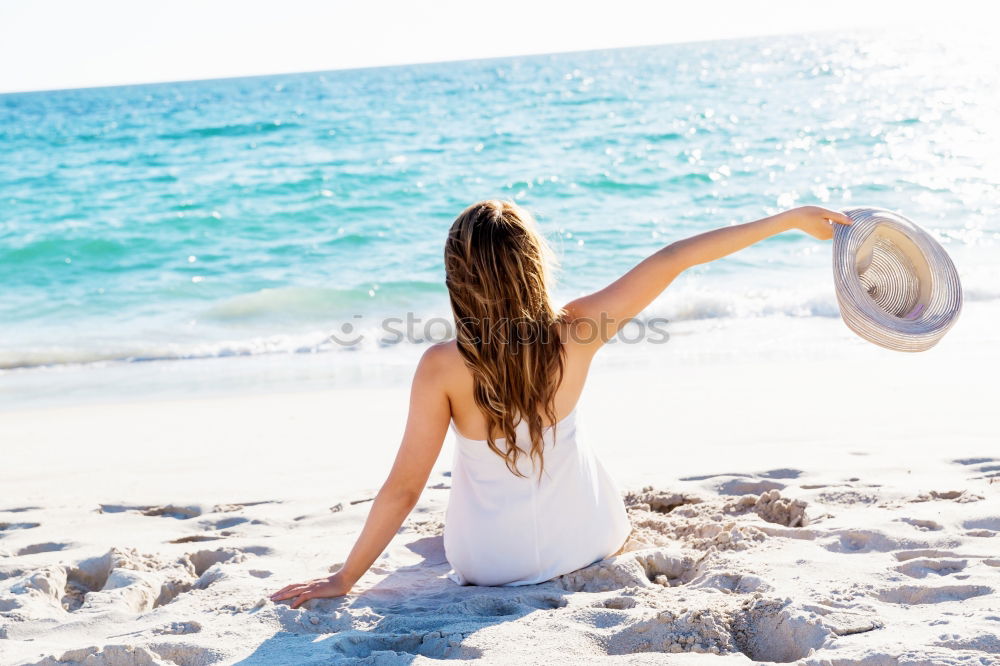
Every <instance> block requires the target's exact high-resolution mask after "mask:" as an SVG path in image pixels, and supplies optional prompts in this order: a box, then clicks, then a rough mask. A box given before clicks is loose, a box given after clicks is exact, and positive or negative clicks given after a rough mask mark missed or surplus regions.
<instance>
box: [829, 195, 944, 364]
mask: <svg viewBox="0 0 1000 666" xmlns="http://www.w3.org/2000/svg"><path fill="white" fill-rule="evenodd" d="M844 214H845V215H847V216H848V217H850V218H851V220H852V221H853V224H851V225H843V224H835V225H834V227H835V230H834V238H833V279H834V286H835V288H836V292H837V302H838V304H839V305H840V316H841V318H842V319H843V320H844V323H846V324H847V326H848V327H849V328H850V329H851V330H852V331H854V332H855V333H857V334H858V335H859V336H861V337H862V338H864V339H865V340H868V341H870V342H874V343H875V344H877V345H880V346H882V347H885V348H886V349H893V350H896V351H908V352H918V351H924V350H927V349H930V348H931V347H933V346H934V345H935V344H937V343H938V341H939V340H940V339H941V338H942V337H943V336H944V334H945V333H947V332H948V330H949V329H950V328H951V327H952V326H953V325H954V324H955V321H956V320H957V319H958V316H959V314H960V313H961V311H962V286H961V282H960V281H959V277H958V271H957V270H956V269H955V265H954V264H953V263H952V261H951V258H950V257H949V256H948V253H947V252H945V250H944V248H943V247H941V244H940V243H938V242H937V241H936V240H935V239H934V237H933V236H931V235H930V234H929V233H927V232H926V231H924V230H923V229H921V228H920V227H919V226H917V225H916V224H914V223H913V222H912V221H910V220H909V219H907V218H906V217H904V216H902V215H900V214H899V213H896V212H893V211H890V210H886V209H883V208H852V209H849V210H845V211H844ZM886 240H887V241H888V242H889V245H888V246H889V247H892V248H893V250H894V252H895V253H896V254H897V258H896V259H895V261H894V262H882V263H881V264H879V265H878V266H877V267H875V268H873V269H872V270H876V271H877V272H878V273H879V274H878V275H877V277H878V278H879V279H880V280H881V281H882V282H885V283H887V284H890V285H893V286H894V287H895V288H894V289H890V290H887V292H892V293H886V294H876V295H875V296H873V295H872V294H871V293H869V289H868V288H866V286H865V285H864V284H863V283H862V279H861V274H862V273H864V272H865V271H866V270H869V265H868V263H866V262H870V261H871V257H872V253H873V246H874V245H875V243H876V242H884V241H886ZM901 265H906V266H907V270H906V271H905V272H904V271H903V270H901V269H900V266H901Z"/></svg>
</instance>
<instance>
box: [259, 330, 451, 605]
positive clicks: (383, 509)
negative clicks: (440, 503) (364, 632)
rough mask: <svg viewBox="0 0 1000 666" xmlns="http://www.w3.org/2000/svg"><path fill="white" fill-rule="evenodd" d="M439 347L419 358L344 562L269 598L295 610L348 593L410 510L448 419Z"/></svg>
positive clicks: (439, 445) (414, 503) (446, 426)
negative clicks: (390, 450)
mask: <svg viewBox="0 0 1000 666" xmlns="http://www.w3.org/2000/svg"><path fill="white" fill-rule="evenodd" d="M442 351H443V350H442V349H441V348H440V347H431V348H430V349H428V350H427V351H426V352H425V353H424V355H423V357H422V358H421V359H420V363H419V365H418V366H417V371H416V374H415V375H414V377H413V386H412V388H411V389H410V412H409V416H408V417H407V419H406V431H405V432H404V433H403V441H402V443H401V444H400V446H399V452H398V453H397V454H396V460H395V462H394V463H393V465H392V470H391V471H390V472H389V476H388V478H386V480H385V483H383V484H382V488H381V490H379V492H378V495H377V496H376V497H375V503H374V504H373V505H372V508H371V511H370V512H369V514H368V519H367V520H366V521H365V526H364V528H363V529H362V530H361V534H360V535H359V536H358V540H357V542H356V543H355V544H354V548H352V549H351V553H350V555H348V556H347V560H346V561H345V562H344V566H342V567H341V568H340V570H338V571H337V572H336V573H334V574H333V575H332V576H328V577H326V578H317V579H315V580H311V581H307V582H305V583H295V584H292V585H287V586H285V587H283V588H282V589H280V590H278V591H277V592H275V593H274V594H272V595H271V600H272V601H283V600H285V599H293V598H294V600H293V601H292V608H298V607H299V606H301V605H302V604H303V603H305V602H306V601H308V600H309V599H316V598H322V597H339V596H342V595H344V594H347V593H348V592H350V590H351V588H352V587H353V586H354V584H355V583H356V582H357V581H358V579H359V578H361V576H362V575H364V573H365V572H366V571H368V568H369V567H371V565H372V563H373V562H374V561H375V559H376V558H377V557H378V556H379V555H380V554H381V553H382V551H384V550H385V548H386V546H388V545H389V542H390V541H391V540H392V537H393V536H394V535H395V534H396V532H397V531H398V530H399V527H400V525H402V524H403V521H404V520H405V519H406V516H408V515H409V514H410V511H412V510H413V507H414V506H415V505H416V503H417V500H418V499H420V493H421V492H422V491H423V489H424V486H425V485H427V478H428V477H429V476H430V473H431V469H432V468H433V467H434V462H435V461H436V460H437V457H438V454H439V453H440V452H441V446H442V444H444V438H445V435H446V434H447V432H448V422H449V421H450V419H451V405H450V404H449V401H448V394H447V392H446V391H445V385H444V381H443V378H442V376H443V371H442V363H441V361H442V358H441V352H442Z"/></svg>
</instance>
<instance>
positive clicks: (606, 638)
mask: <svg viewBox="0 0 1000 666" xmlns="http://www.w3.org/2000/svg"><path fill="white" fill-rule="evenodd" d="M996 314H997V308H996V306H994V305H985V304H974V307H969V308H967V311H966V313H965V314H964V315H963V321H962V322H960V323H959V326H958V327H956V329H955V330H954V331H953V332H952V333H951V334H949V336H948V337H946V338H945V340H944V341H943V342H942V343H941V345H940V346H939V347H938V348H936V349H934V350H932V351H931V352H928V353H925V354H920V355H906V354H897V353H892V352H887V351H882V350H878V349H876V348H874V347H871V346H870V345H866V344H865V343H862V342H861V341H858V340H856V339H854V338H852V336H851V335H850V333H849V332H846V329H843V325H842V324H840V322H830V324H831V325H836V326H837V328H836V330H835V331H834V332H833V333H831V336H832V338H833V339H835V340H837V341H839V343H838V344H839V345H840V346H841V347H843V352H839V351H838V352H837V353H835V354H834V353H830V354H811V355H804V356H802V357H795V358H788V357H782V356H781V354H780V341H778V342H775V343H774V345H776V346H774V347H773V348H772V349H770V351H768V349H766V348H762V349H761V351H760V353H753V354H751V353H746V352H745V353H743V354H740V355H736V354H733V355H728V356H727V355H725V354H721V353H720V354H719V355H717V356H716V357H715V358H714V359H713V360H705V359H701V358H695V357H688V358H687V359H686V360H681V359H680V358H679V357H678V356H677V355H672V354H671V349H670V348H669V347H665V348H663V349H662V350H659V351H658V352H656V353H658V354H659V353H660V352H662V353H661V354H660V356H656V355H655V354H650V353H648V351H647V352H644V353H645V354H646V355H645V356H642V357H636V360H635V361H633V362H629V361H627V360H626V359H628V358H629V356H628V354H629V353H630V351H631V350H625V349H615V350H612V351H611V352H610V353H609V354H608V355H607V358H605V359H603V360H602V361H600V362H599V363H598V364H597V366H596V367H595V369H594V372H593V375H592V378H591V380H590V383H589V385H588V388H587V392H586V394H585V397H584V398H583V402H582V404H581V408H580V415H581V429H582V432H583V433H585V434H586V436H587V438H588V441H589V442H590V444H591V445H592V446H593V447H595V449H596V450H597V451H598V454H599V455H600V456H601V458H602V460H603V461H604V463H605V465H606V466H607V467H608V469H609V470H610V471H611V472H612V474H613V475H614V476H615V478H616V479H617V480H618V481H619V484H620V486H621V488H622V490H623V492H624V493H625V495H626V502H627V504H628V506H629V512H630V515H631V518H632V522H633V525H634V528H635V530H634V534H633V538H632V539H631V541H630V542H629V545H628V548H627V552H625V553H623V554H621V555H619V556H617V557H613V558H610V559H608V560H604V561H602V562H599V563H597V564H594V565H592V566H590V567H588V568H586V569H582V570H580V571H577V572H574V573H571V574H568V575H565V576H562V577H560V578H557V579H554V580H553V581H550V582H548V583H545V584H541V585H535V586H526V587H514V588H479V587H474V586H470V587H459V586H457V585H455V584H454V583H453V582H451V581H450V580H448V579H447V578H446V577H445V574H446V573H447V571H448V569H449V567H448V565H447V562H446V560H445V557H444V552H443V550H442V542H441V533H442V525H443V519H444V510H445V507H446V503H447V499H448V488H449V477H448V470H449V468H450V463H451V455H452V442H451V440H450V438H449V441H448V442H447V443H446V445H445V448H444V450H443V452H442V455H441V458H440V459H439V461H438V464H437V465H436V467H435V469H434V471H433V473H432V475H431V477H430V479H429V481H428V484H427V489H426V491H425V492H424V494H423V496H422V498H421V500H420V502H419V504H418V506H417V508H416V509H415V511H414V512H413V514H412V515H411V516H410V517H409V518H408V520H407V521H406V523H405V524H404V527H403V528H402V529H401V530H400V532H399V534H398V535H397V536H396V538H395V539H394V540H393V542H392V544H391V545H390V547H389V548H388V549H387V550H386V552H385V553H384V554H383V556H382V557H381V558H380V559H379V560H378V562H377V563H376V565H375V566H374V567H373V568H372V569H371V571H370V572H369V573H368V574H366V575H365V576H364V577H363V578H362V579H361V581H360V582H359V583H358V585H357V586H356V588H355V590H354V591H353V592H352V593H351V594H350V595H349V596H348V597H345V598H341V599H329V600H315V601H310V602H308V603H307V604H305V605H304V606H303V607H302V608H300V609H298V610H291V609H290V608H289V607H288V605H287V603H283V604H274V603H272V602H270V601H269V600H268V595H269V594H270V593H272V592H273V591H275V590H276V589H278V588H280V587H282V586H284V585H286V584H287V583H289V582H297V581H300V580H302V579H304V578H308V577H318V576H321V575H326V573H327V572H328V571H330V570H331V568H335V567H336V565H337V564H338V563H339V562H341V561H342V560H343V558H344V557H346V555H347V552H348V550H349V549H350V547H351V545H352V544H353V540H354V538H355V536H356V535H357V533H358V530H359V529H360V527H361V525H362V524H363V521H364V519H365V516H366V514H367V511H368V509H369V507H370V506H371V501H370V500H371V498H372V497H373V496H374V494H375V493H376V492H377V490H378V487H379V485H380V484H381V482H382V480H383V479H384V476H385V474H386V472H387V471H388V468H389V465H390V463H391V461H392V458H393V456H394V454H395V450H396V447H397V445H398V440H399V437H400V434H401V432H402V426H403V418H404V416H405V408H406V399H407V394H406V389H405V387H404V386H402V385H398V386H392V387H378V386H370V387H362V388H357V389H350V390H347V389H344V390H339V389H338V390H333V391H314V392H308V393H283V394H273V395H253V396H215V397H203V398H198V399H191V400H182V399H175V400H155V401H154V400H133V401H129V402H120V403H96V404H91V405H86V406H74V407H50V408H38V409H18V410H16V411H8V412H4V413H0V442H2V448H3V464H2V470H0V555H2V560H0V638H2V639H3V640H0V663H2V664H26V663H41V664H56V663H84V664H182V665H192V666H193V665H197V664H213V663H245V664H309V663H365V664H397V663H430V662H431V660H435V659H442V658H449V659H480V660H482V661H483V662H484V663H498V664H505V663H511V664H514V663H520V664H526V663H546V664H589V663H606V662H607V663H629V664H644V663H648V664H653V663H677V664H685V663H702V662H706V663H707V662H708V660H715V661H714V662H712V663H716V662H718V660H720V659H726V660H728V662H731V663H753V662H782V663H788V662H795V663H804V664H814V665H817V666H818V665H820V664H828V665H846V664H864V665H866V666H875V665H881V664H893V665H897V664H997V663H1000V595H998V591H1000V427H998V425H997V422H996V411H995V410H996V404H997V397H998V390H997V388H996V384H995V382H996V377H997V370H998V368H1000V363H998V360H1000V351H998V349H1000V347H998V346H997V345H996V344H993V343H994V342H995V334H992V333H989V331H991V330H994V329H993V327H992V322H994V321H996V320H997V317H996ZM810 325H811V324H807V323H803V322H796V321H795V320H794V319H790V320H789V323H788V327H789V329H788V330H789V335H795V334H796V333H797V331H799V332H801V331H805V329H804V328H801V327H807V326H810ZM733 326H736V325H733ZM740 326H742V324H740ZM726 327H727V324H725V323H720V324H719V325H718V329H719V330H718V331H717V335H718V336H719V338H720V340H724V339H725V337H726V335H731V334H733V331H731V330H728V329H727V328H726ZM797 327H800V328H797ZM830 330H833V329H830ZM991 336H993V337H991ZM744 348H745V346H744ZM776 350H777V351H776ZM665 654H666V655H667V658H666V659H665ZM626 655H627V656H626Z"/></svg>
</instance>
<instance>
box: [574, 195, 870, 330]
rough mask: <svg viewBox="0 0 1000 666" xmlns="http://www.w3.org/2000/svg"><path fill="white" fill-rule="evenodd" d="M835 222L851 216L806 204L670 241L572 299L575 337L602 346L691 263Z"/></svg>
mask: <svg viewBox="0 0 1000 666" xmlns="http://www.w3.org/2000/svg"><path fill="white" fill-rule="evenodd" d="M832 223H838V224H850V223H851V219H850V218H849V217H847V216H846V215H844V214H843V213H838V212H837V211H833V210H828V209H826V208H821V207H819V206H803V207H801V208H793V209H791V210H787V211H784V212H782V213H778V214H777V215H772V216H770V217H765V218H763V219H760V220H755V221H754V222H746V223H744V224H737V225H734V226H729V227H722V228H720V229H715V230H713V231H708V232H705V233H703V234H698V235H697V236H691V237H690V238H685V239H684V240H681V241H677V242H674V243H671V244H670V245H667V246H666V247H664V248H663V249H661V250H659V251H657V252H655V253H654V254H652V255H650V256H649V257H647V258H646V259H644V260H643V261H642V262H640V263H639V264H637V265H636V266H635V267H634V268H633V269H632V270H630V271H629V272H628V273H626V274H625V275H623V276H622V277H620V278H618V279H617V280H615V281H614V282H612V283H611V284H610V285H608V286H607V287H605V288H604V289H601V290H600V291H597V292H594V293H593V294H590V295H588V296H584V297H582V298H578V299H576V300H575V301H573V302H571V303H569V304H568V305H567V306H566V312H567V315H568V317H569V321H570V322H571V324H572V325H573V326H574V327H575V332H574V336H573V337H574V340H576V341H578V342H583V343H584V344H586V345H590V346H592V347H594V348H597V347H600V346H601V345H602V344H604V343H605V342H607V341H608V340H610V339H611V338H613V337H614V336H615V334H616V333H618V331H619V330H620V329H621V327H622V326H624V325H625V324H626V323H628V321H629V320H630V319H632V318H633V317H635V316H636V315H638V314H639V313H640V312H642V310H643V309H644V308H645V307H646V306H647V305H649V304H650V303H652V302H653V299H655V298H656V297H657V296H658V295H659V294H660V293H661V292H662V291H663V290H664V289H666V288H667V286H668V285H669V284H670V283H671V282H673V280H674V278H676V277H677V276H678V275H680V273H681V272H683V271H684V270H686V269H688V268H690V267H691V266H696V265H698V264H704V263H708V262H710V261H714V260H716V259H721V258H722V257H725V256H726V255H729V254H732V253H733V252H736V251H738V250H742V249H743V248H745V247H748V246H750V245H753V244H754V243H756V242H758V241H761V240H764V239H765V238H769V237H770V236H774V235H775V234H778V233H781V232H783V231H788V230H790V229H800V230H802V231H805V232H806V233H808V234H810V235H811V236H814V237H816V238H819V239H821V240H829V239H830V238H832V237H833V225H832Z"/></svg>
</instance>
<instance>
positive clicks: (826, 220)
mask: <svg viewBox="0 0 1000 666" xmlns="http://www.w3.org/2000/svg"><path fill="white" fill-rule="evenodd" d="M778 216H779V217H782V218H785V220H786V221H787V222H788V225H789V226H790V227H792V228H794V229H801V230H802V231H804V232H806V233H807V234H809V235H810V236H812V237H813V238H818V239H820V240H830V239H831V238H833V225H834V224H851V223H852V220H851V218H849V217H847V216H846V215H844V214H843V213H839V212H837V211H835V210H830V209H828V208H823V207H822V206H800V207H798V208H792V209H790V210H786V211H785V212H783V213H779V214H778Z"/></svg>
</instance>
